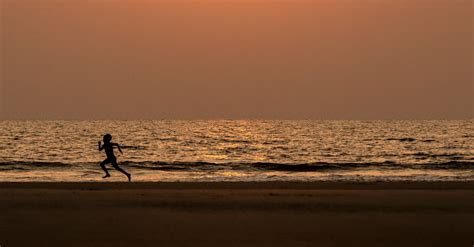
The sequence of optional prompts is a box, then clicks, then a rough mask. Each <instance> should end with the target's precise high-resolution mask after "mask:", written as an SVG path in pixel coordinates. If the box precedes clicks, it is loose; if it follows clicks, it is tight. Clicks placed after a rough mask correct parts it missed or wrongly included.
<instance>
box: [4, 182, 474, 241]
mask: <svg viewBox="0 0 474 247" xmlns="http://www.w3.org/2000/svg"><path fill="white" fill-rule="evenodd" d="M0 212H1V213H0V245H1V246H2V247H14V246H272V247H274V246H417V247H419V246H443V247H445V246H472V245H473V244H474V234H473V229H474V183H473V182H436V183H429V182H411V183H403V182H391V183H335V182H327V183H323V182H319V183H295V182H268V183H1V184H0Z"/></svg>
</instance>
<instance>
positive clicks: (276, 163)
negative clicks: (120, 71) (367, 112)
mask: <svg viewBox="0 0 474 247" xmlns="http://www.w3.org/2000/svg"><path fill="white" fill-rule="evenodd" d="M106 133H110V134H112V136H113V142H116V143H119V144H120V145H121V146H122V149H123V152H124V153H123V155H122V154H120V153H119V152H118V150H115V154H116V155H117V158H118V162H119V165H120V166H121V167H122V168H124V169H125V170H127V171H128V172H130V173H132V176H133V180H134V181H394V180H397V181H399V180H402V181H427V180H429V181H438V180H449V181H453V180H454V181H461V180H474V120H465V121H448V120H443V121H313V120H311V121H309V120H308V121H289V120H288V121H263V120H262V121H259V120H241V121H237V120H229V121H226V120H219V121H168V120H146V121H145V120H143V121H0V181H126V177H125V176H123V175H122V174H120V173H118V172H117V171H115V170H113V168H112V167H111V166H110V165H109V166H108V168H109V169H110V171H111V174H112V177H111V178H107V179H102V176H103V171H102V170H101V168H100V167H99V163H100V162H101V161H102V160H104V159H105V155H104V153H103V152H99V151H98V141H101V140H102V137H103V135H104V134H106Z"/></svg>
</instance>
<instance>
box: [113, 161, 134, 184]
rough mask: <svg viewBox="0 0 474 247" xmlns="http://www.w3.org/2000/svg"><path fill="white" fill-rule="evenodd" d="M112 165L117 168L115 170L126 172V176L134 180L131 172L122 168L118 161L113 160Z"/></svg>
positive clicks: (129, 179)
mask: <svg viewBox="0 0 474 247" xmlns="http://www.w3.org/2000/svg"><path fill="white" fill-rule="evenodd" d="M112 166H113V167H114V168H115V170H117V171H119V172H121V173H123V174H125V176H127V178H128V181H129V182H131V181H132V175H130V173H128V172H126V171H125V170H124V169H122V168H120V167H119V166H118V164H117V161H112Z"/></svg>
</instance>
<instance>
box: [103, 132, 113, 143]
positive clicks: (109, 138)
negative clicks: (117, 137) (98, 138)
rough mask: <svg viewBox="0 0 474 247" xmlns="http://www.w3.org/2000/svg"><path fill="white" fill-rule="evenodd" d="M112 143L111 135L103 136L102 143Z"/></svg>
mask: <svg viewBox="0 0 474 247" xmlns="http://www.w3.org/2000/svg"><path fill="white" fill-rule="evenodd" d="M111 141H112V135H111V134H106V135H104V142H105V143H109V142H111Z"/></svg>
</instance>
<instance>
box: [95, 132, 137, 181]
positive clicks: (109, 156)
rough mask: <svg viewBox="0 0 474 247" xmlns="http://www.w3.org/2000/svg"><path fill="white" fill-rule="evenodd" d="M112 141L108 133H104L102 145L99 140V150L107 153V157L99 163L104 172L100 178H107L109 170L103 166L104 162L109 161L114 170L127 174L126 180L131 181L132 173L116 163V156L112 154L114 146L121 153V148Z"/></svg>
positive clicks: (107, 162)
mask: <svg viewBox="0 0 474 247" xmlns="http://www.w3.org/2000/svg"><path fill="white" fill-rule="evenodd" d="M111 141H112V136H111V135H110V134H106V135H104V145H102V143H101V142H100V141H99V151H102V150H105V154H106V155H107V159H105V160H104V161H102V163H100V167H102V170H104V172H105V176H103V177H102V178H108V177H110V174H109V171H107V168H106V167H105V165H106V164H109V163H111V164H112V166H113V167H114V168H115V170H117V171H119V172H121V173H123V174H125V176H127V178H128V181H129V182H131V181H132V175H131V174H130V173H128V172H126V171H124V170H123V169H122V168H120V167H119V166H118V164H117V158H116V157H115V155H114V147H117V148H118V150H119V152H120V153H121V154H123V152H122V149H121V148H120V145H118V144H117V143H113V142H111Z"/></svg>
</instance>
